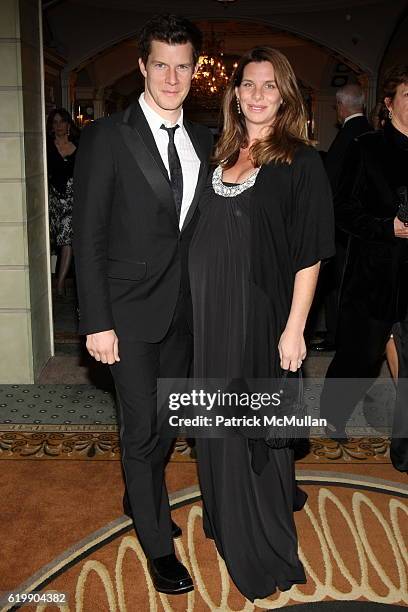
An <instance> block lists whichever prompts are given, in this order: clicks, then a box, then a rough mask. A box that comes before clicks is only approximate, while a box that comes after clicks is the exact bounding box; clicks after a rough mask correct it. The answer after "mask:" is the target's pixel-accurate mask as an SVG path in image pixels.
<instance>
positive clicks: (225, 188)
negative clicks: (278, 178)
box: [212, 166, 260, 198]
mask: <svg viewBox="0 0 408 612" xmlns="http://www.w3.org/2000/svg"><path fill="white" fill-rule="evenodd" d="M259 170H260V168H256V170H254V172H253V173H252V174H250V175H249V176H248V178H246V179H245V181H244V182H243V183H237V184H236V185H225V184H224V183H223V182H222V167H221V166H217V167H216V169H215V170H214V173H213V176H212V186H213V189H214V191H215V193H216V194H218V195H220V196H224V197H225V198H234V197H235V196H237V195H239V194H240V193H242V192H243V191H245V190H246V189H249V188H250V187H252V186H253V185H254V184H255V181H256V177H257V176H258V172H259Z"/></svg>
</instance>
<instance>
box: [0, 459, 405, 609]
mask: <svg viewBox="0 0 408 612" xmlns="http://www.w3.org/2000/svg"><path fill="white" fill-rule="evenodd" d="M69 463H71V462H69ZM14 465H16V464H14ZM43 465H45V464H43ZM95 465H98V464H95ZM99 465H101V464H99ZM60 466H61V467H62V464H60ZM358 467H359V466H354V468H355V469H354V471H348V472H347V473H345V472H344V471H341V472H337V471H334V470H320V469H319V470H317V469H312V470H304V469H301V470H299V471H298V474H297V476H298V480H299V481H300V484H301V486H302V487H303V488H304V489H305V490H306V491H307V492H308V493H309V501H308V503H307V505H306V507H305V510H304V511H303V512H301V513H297V514H296V524H297V529H298V534H299V554H300V557H301V560H302V562H303V564H304V567H305V570H306V574H307V577H308V582H307V584H306V585H299V586H295V587H293V588H292V589H291V590H290V591H288V592H285V593H276V594H275V595H272V596H270V597H268V598H266V599H263V600H256V601H255V603H254V604H252V603H251V602H249V601H247V600H245V599H244V598H243V597H242V596H241V595H240V593H239V592H238V591H237V589H236V587H235V586H234V584H233V583H232V582H231V580H230V578H229V576H228V573H227V571H226V568H225V565H224V563H223V561H222V560H221V559H220V557H219V556H218V555H217V553H216V550H215V548H214V546H213V543H212V542H210V541H208V540H205V538H204V536H203V533H202V528H201V519H202V508H201V502H200V492H199V489H198V486H197V485H196V484H193V485H190V486H188V487H185V488H184V489H181V490H177V491H174V492H173V493H172V495H171V503H172V508H173V516H174V518H175V520H176V521H177V522H178V523H179V524H180V525H181V526H182V528H183V537H182V538H181V539H179V540H177V541H176V547H177V552H178V554H179V556H180V558H181V559H182V560H183V562H184V563H185V564H186V565H187V566H188V568H189V569H190V571H191V573H192V576H193V578H194V583H195V590H194V591H193V592H191V593H189V594H188V595H184V596H179V597H175V596H165V595H159V594H157V593H156V592H155V590H154V589H153V587H152V584H151V581H150V577H149V575H148V572H147V568H146V561H145V558H144V555H143V553H142V550H141V548H140V545H139V543H138V540H137V538H136V536H135V533H134V531H133V529H132V526H131V524H130V520H129V519H128V518H126V517H124V516H119V517H117V518H115V519H114V520H111V521H109V522H107V523H105V524H103V525H102V526H101V527H99V528H98V529H96V530H92V528H91V524H92V521H91V523H90V524H89V527H90V528H89V530H88V531H87V532H86V535H85V536H84V537H81V538H80V539H78V540H76V541H75V542H73V544H72V545H71V546H68V547H66V548H65V549H64V550H60V551H59V554H57V555H55V556H54V557H53V558H50V559H48V561H47V563H46V564H45V565H43V566H42V567H38V568H37V569H36V571H34V572H32V573H31V574H30V575H29V576H28V577H26V579H25V580H23V581H22V582H21V583H20V584H19V585H18V586H15V587H14V588H13V590H14V591H15V592H26V593H28V592H32V591H33V590H36V591H37V592H41V593H65V594H66V599H67V603H66V604H65V605H64V606H63V607H60V608H59V609H60V610H63V611H64V612H73V611H83V612H105V611H106V612H114V611H125V610H128V611H129V612H147V611H151V612H155V611H162V610H163V611H165V612H173V611H174V612H176V611H177V612H181V611H183V612H184V611H187V612H204V611H208V610H210V611H214V612H238V611H239V612H255V611H256V612H258V611H261V610H275V609H282V608H285V607H287V606H292V605H293V606H294V608H293V611H294V612H295V610H296V612H298V611H299V612H309V611H310V612H311V611H312V610H316V612H317V611H319V612H320V611H321V612H332V611H334V610H339V608H338V607H337V606H336V607H335V608H334V607H330V606H329V603H330V602H344V608H342V609H344V610H347V609H348V608H347V606H346V602H348V603H349V602H354V603H355V604H357V603H358V604H359V606H358V607H356V606H353V607H350V610H356V609H357V610H361V611H364V610H367V612H369V611H370V610H372V611H373V612H374V610H376V609H377V607H372V608H371V606H370V605H369V602H371V603H377V604H383V605H384V607H385V612H390V611H391V610H392V609H394V607H395V606H398V607H399V606H401V607H406V606H408V588H407V582H408V550H407V546H408V520H407V517H408V482H407V481H406V479H405V482H404V481H403V479H402V476H403V475H399V474H398V473H396V472H394V471H392V468H391V467H390V466H383V467H382V469H381V470H380V471H381V472H382V475H383V476H386V477H379V476H373V475H370V473H371V474H376V473H377V472H378V470H372V469H371V470H370V469H369V468H367V470H368V472H369V473H360V472H358V471H356V469H357V468H358ZM180 469H183V466H182V465H181V464H179V465H178V466H174V467H173V471H174V470H180ZM367 470H366V471H367ZM389 476H391V477H393V476H395V479H394V480H391V479H390V478H389ZM400 476H401V478H400ZM72 523H73V525H74V523H75V521H74V519H72ZM82 533H84V529H83V525H82ZM54 537H55V538H56V539H57V540H58V533H55V534H54ZM56 549H57V550H58V546H57V547H56ZM21 552H22V551H21V550H20V554H21ZM2 583H3V585H4V577H3V579H2ZM317 602H326V605H325V606H323V607H321V608H320V607H309V604H311V603H317ZM0 604H1V605H0V608H1V610H2V611H6V610H10V609H12V606H10V605H9V604H7V602H6V601H4V600H3V601H1V602H0ZM25 609H29V610H36V612H40V610H41V611H42V610H45V609H46V608H43V607H41V606H36V607H35V606H32V607H28V608H25ZM380 609H381V607H380Z"/></svg>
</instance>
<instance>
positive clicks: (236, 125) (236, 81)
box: [214, 47, 310, 168]
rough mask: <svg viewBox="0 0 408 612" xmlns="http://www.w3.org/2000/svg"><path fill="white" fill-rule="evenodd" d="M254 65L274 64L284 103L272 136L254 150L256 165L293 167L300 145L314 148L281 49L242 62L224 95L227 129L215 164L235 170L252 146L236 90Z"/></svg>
mask: <svg viewBox="0 0 408 612" xmlns="http://www.w3.org/2000/svg"><path fill="white" fill-rule="evenodd" d="M251 62H270V63H271V64H272V66H273V69H274V73H275V81H276V86H277V88H278V89H279V92H280V94H281V96H282V100H283V103H282V104H281V106H280V107H279V110H278V112H277V115H276V119H275V121H274V124H273V126H271V130H270V132H269V134H268V135H267V136H266V137H265V138H263V139H262V140H258V141H257V142H255V143H254V144H253V145H252V147H251V150H250V155H251V158H252V160H253V162H254V165H255V166H256V167H258V166H261V165H263V164H268V163H271V162H282V163H287V164H290V163H292V161H293V158H294V155H295V151H296V149H297V148H298V147H299V145H301V144H302V143H305V144H310V141H309V140H308V138H307V120H306V112H305V107H304V104H303V99H302V94H301V93H300V90H299V86H298V84H297V81H296V76H295V73H294V72H293V69H292V66H291V65H290V63H289V61H288V59H287V58H286V57H285V56H284V55H283V53H281V52H280V51H278V50H277V49H273V48H272V47H255V48H254V49H251V50H250V51H247V53H245V55H243V56H242V58H241V59H240V61H239V63H238V66H237V68H236V69H235V72H234V75H233V77H232V78H231V80H230V82H229V84H228V87H227V89H226V92H225V95H224V100H223V107H222V112H223V124H224V125H223V130H222V133H221V137H220V139H219V141H218V144H217V147H216V150H215V155H214V160H215V162H216V163H217V164H221V166H222V167H223V168H231V167H232V166H233V165H234V164H235V163H236V161H237V159H238V156H239V151H240V149H241V148H245V147H247V146H248V135H247V130H246V126H245V118H244V116H243V114H242V113H241V114H239V113H238V108H237V100H236V95H235V87H239V86H240V84H241V81H242V78H243V73H244V68H245V66H247V65H248V64H250V63H251Z"/></svg>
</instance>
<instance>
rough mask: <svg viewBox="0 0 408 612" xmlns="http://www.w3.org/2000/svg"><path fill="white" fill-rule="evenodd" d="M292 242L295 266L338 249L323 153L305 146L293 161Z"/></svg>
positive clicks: (323, 256) (316, 259)
mask: <svg viewBox="0 0 408 612" xmlns="http://www.w3.org/2000/svg"><path fill="white" fill-rule="evenodd" d="M292 212H293V217H292V224H291V236H290V239H291V244H292V256H293V262H294V269H295V271H296V272H297V271H298V270H302V269H303V268H308V267H310V266H312V265H314V264H315V263H317V262H319V261H321V260H322V259H328V258H329V257H332V256H333V255H334V253H335V245H334V213H333V200H332V194H331V189H330V184H329V179H328V178H327V174H326V171H325V169H324V166H323V163H322V161H321V158H320V155H319V154H318V152H317V151H316V150H315V149H313V148H312V147H307V148H305V149H303V150H302V151H301V152H299V154H298V155H297V157H296V158H295V160H294V161H293V210H292Z"/></svg>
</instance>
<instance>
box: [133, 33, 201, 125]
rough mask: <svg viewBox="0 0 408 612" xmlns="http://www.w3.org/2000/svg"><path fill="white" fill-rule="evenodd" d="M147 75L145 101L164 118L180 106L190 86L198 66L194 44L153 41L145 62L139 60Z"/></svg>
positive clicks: (142, 70)
mask: <svg viewBox="0 0 408 612" xmlns="http://www.w3.org/2000/svg"><path fill="white" fill-rule="evenodd" d="M139 66H140V71H141V73H142V74H143V76H144V78H145V100H146V102H147V103H148V104H149V105H150V106H151V107H152V108H154V109H155V110H156V112H157V113H159V114H160V115H163V116H164V117H165V116H166V115H167V114H168V113H172V112H174V111H175V110H177V109H179V108H181V106H182V104H183V102H184V100H185V98H186V96H187V94H188V92H189V90H190V87H191V79H192V78H193V75H194V71H195V66H194V63H193V47H192V45H191V43H189V42H188V43H184V44H181V45H169V44H167V43H164V42H160V41H158V40H153V41H152V43H151V47H150V54H149V57H148V58H147V62H146V65H145V64H144V63H143V61H142V60H141V59H139Z"/></svg>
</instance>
